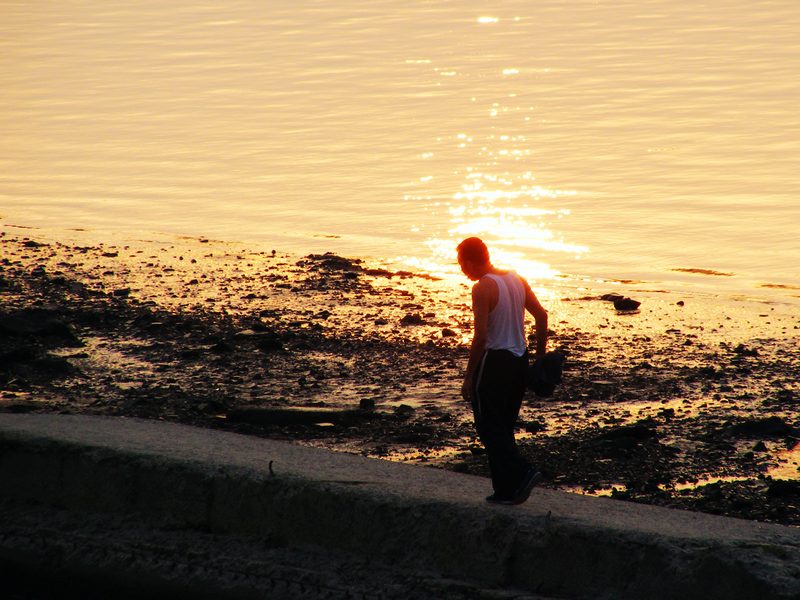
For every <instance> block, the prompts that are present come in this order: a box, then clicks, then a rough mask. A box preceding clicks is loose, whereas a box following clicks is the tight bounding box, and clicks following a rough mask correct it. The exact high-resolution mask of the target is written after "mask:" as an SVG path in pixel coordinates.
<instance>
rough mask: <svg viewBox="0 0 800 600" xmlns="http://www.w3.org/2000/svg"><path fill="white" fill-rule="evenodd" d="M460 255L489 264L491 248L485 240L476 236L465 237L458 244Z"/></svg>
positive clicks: (466, 258)
mask: <svg viewBox="0 0 800 600" xmlns="http://www.w3.org/2000/svg"><path fill="white" fill-rule="evenodd" d="M456 250H458V255H459V256H460V257H461V258H462V259H465V260H471V261H472V262H476V263H480V264H487V263H488V262H489V249H488V248H487V247H486V244H484V243H483V240H482V239H480V238H476V237H471V238H467V239H465V240H464V241H463V242H461V243H460V244H459V245H458V248H456Z"/></svg>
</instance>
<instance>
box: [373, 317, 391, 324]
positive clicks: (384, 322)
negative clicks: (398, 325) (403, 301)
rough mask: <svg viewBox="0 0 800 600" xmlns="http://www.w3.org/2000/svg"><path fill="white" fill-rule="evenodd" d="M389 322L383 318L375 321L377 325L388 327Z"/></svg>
mask: <svg viewBox="0 0 800 600" xmlns="http://www.w3.org/2000/svg"><path fill="white" fill-rule="evenodd" d="M388 324H389V321H387V320H386V319H383V318H378V319H375V325H388Z"/></svg>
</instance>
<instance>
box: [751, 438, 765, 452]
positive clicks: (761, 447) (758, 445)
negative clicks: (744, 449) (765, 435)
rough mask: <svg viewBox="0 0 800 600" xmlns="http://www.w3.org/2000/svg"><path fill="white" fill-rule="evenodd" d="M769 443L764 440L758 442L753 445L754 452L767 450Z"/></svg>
mask: <svg viewBox="0 0 800 600" xmlns="http://www.w3.org/2000/svg"><path fill="white" fill-rule="evenodd" d="M766 451H767V445H766V444H765V443H764V442H763V441H758V442H756V445H755V446H753V452H766Z"/></svg>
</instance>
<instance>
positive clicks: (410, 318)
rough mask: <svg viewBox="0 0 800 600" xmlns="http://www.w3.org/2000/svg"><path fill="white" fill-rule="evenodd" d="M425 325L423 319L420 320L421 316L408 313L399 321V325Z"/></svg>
mask: <svg viewBox="0 0 800 600" xmlns="http://www.w3.org/2000/svg"><path fill="white" fill-rule="evenodd" d="M424 323H425V319H423V318H422V315H420V314H418V313H408V314H407V315H406V316H404V317H403V318H402V319H400V324H401V325H422V324H424Z"/></svg>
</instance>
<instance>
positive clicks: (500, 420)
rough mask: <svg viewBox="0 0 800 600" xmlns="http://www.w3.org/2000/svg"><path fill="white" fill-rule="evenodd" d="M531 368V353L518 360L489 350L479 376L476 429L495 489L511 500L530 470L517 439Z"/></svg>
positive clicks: (474, 401) (475, 398)
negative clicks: (529, 359) (518, 420)
mask: <svg viewBox="0 0 800 600" xmlns="http://www.w3.org/2000/svg"><path fill="white" fill-rule="evenodd" d="M527 367H528V354H527V352H526V353H525V354H523V355H522V356H520V357H517V356H514V355H513V354H512V353H511V352H509V351H508V350H488V351H487V352H486V353H485V355H484V357H483V361H482V363H481V365H480V367H479V369H478V372H477V373H476V375H475V381H474V385H475V393H474V394H473V396H472V412H473V415H474V417H475V428H476V429H477V431H478V436H479V437H480V440H481V443H483V445H484V447H485V448H486V452H487V454H488V455H489V470H490V471H491V474H492V486H493V487H494V491H495V494H496V495H497V496H498V497H511V496H512V495H513V494H514V492H515V491H516V490H517V488H518V487H519V485H520V484H521V482H522V479H523V477H524V476H525V473H526V471H527V470H528V467H529V464H528V462H527V461H526V460H525V459H524V458H522V456H521V455H520V453H519V450H518V449H517V444H516V441H515V440H514V426H515V424H516V422H517V417H518V416H519V409H520V406H521V405H522V397H523V396H524V394H525V372H526V370H527Z"/></svg>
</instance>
